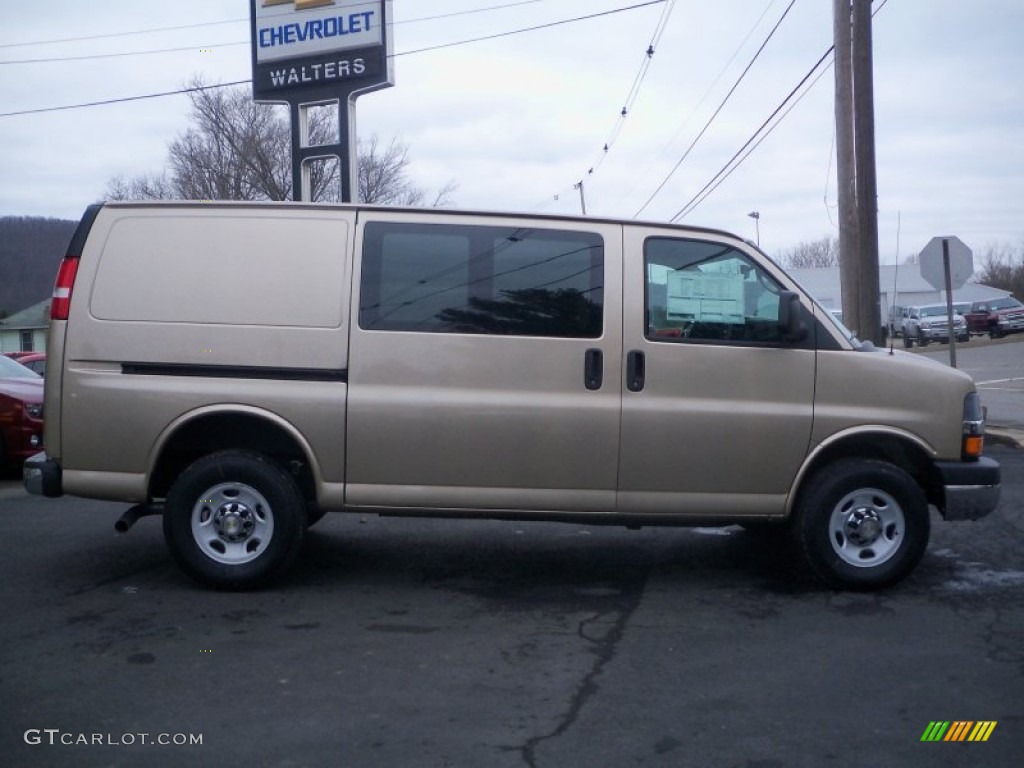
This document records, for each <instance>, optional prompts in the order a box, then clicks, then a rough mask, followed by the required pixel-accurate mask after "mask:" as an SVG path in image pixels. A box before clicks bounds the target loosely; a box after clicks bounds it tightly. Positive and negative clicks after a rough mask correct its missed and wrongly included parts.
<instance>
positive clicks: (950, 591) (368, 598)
mask: <svg viewBox="0 0 1024 768" xmlns="http://www.w3.org/2000/svg"><path fill="white" fill-rule="evenodd" d="M989 453H990V455H992V456H994V457H995V458H997V459H998V460H999V461H1000V462H1002V464H1003V469H1004V493H1003V499H1002V502H1001V504H1000V507H999V509H998V510H997V511H996V512H995V513H994V514H993V515H991V516H990V517H989V518H986V519H985V520H981V521H978V522H974V523H945V522H943V521H941V520H940V519H939V518H938V517H937V516H933V521H934V522H933V530H932V538H931V544H930V545H929V548H928V551H927V553H926V555H925V558H924V561H923V562H922V563H921V565H920V566H919V568H918V569H917V570H916V571H915V572H914V573H913V574H912V575H911V577H910V578H908V579H907V580H906V581H904V582H903V583H902V584H900V585H898V586H896V587H894V588H892V589H889V590H886V591H884V592H880V593H875V594H856V593H844V592H834V591H831V590H827V589H824V588H822V587H820V586H819V585H818V584H817V583H816V582H814V581H813V580H812V579H811V578H810V577H809V576H808V574H807V573H806V572H805V571H804V570H803V568H802V566H800V565H799V563H798V561H797V559H796V558H795V557H794V554H793V553H792V551H791V550H790V549H789V548H788V547H787V546H785V545H784V544H782V543H780V542H778V541H777V540H776V539H774V538H772V537H770V536H759V535H757V534H752V533H748V532H744V531H742V530H741V529H739V528H736V527H729V528H709V529H692V530H689V529H655V528H645V529H643V530H639V531H627V530H623V529H619V528H599V527H593V526H580V525H571V524H557V523H513V522H489V521H434V520H416V519H393V518H378V517H373V516H370V517H358V516H351V515H328V516H327V518H326V519H325V520H324V521H322V522H321V523H320V524H319V525H318V526H317V527H316V528H314V529H313V530H312V531H310V534H309V536H308V538H307V541H306V546H305V549H304V552H303V556H302V559H301V561H300V562H299V564H298V566H297V568H296V569H295V571H294V572H293V573H292V574H291V575H290V577H289V578H287V579H286V580H285V581H284V582H283V583H282V584H280V585H279V586H278V587H276V588H274V589H270V590H267V591H262V592H253V593H243V594H226V593H218V592H211V591H207V590H204V589H202V588H200V587H197V586H196V585H194V584H193V583H191V582H190V581H189V580H188V579H187V578H185V577H184V576H182V575H181V573H180V572H179V571H178V570H177V569H176V568H175V566H174V565H173V563H172V561H171V559H170V557H169V556H168V554H167V552H166V550H165V548H164V545H163V541H162V536H161V533H160V523H159V520H158V519H156V518H146V519H143V520H141V521H140V522H139V523H138V524H137V525H136V526H135V528H133V529H132V530H131V531H129V532H128V533H127V534H123V535H118V534H115V533H114V531H113V522H114V520H115V519H116V518H117V516H118V515H119V514H120V513H121V511H123V509H124V505H119V504H110V503H106V502H98V501H89V500H82V499H72V498H62V499H44V498H39V497H30V496H27V495H26V494H24V492H22V491H21V490H20V488H19V487H18V485H17V482H16V481H14V480H12V481H11V482H4V483H0V541H2V542H3V548H4V549H3V557H2V558H0V608H2V611H3V617H4V621H3V622H2V624H0V755H3V757H2V758H0V763H2V764H3V765H4V766H76V767H77V766H85V767H87V768H88V767H91V766H147V767H149V766H156V767H160V766H174V768H180V767H181V766H191V765H197V766H210V765H253V766H282V767H283V766H289V767H291V766H345V767H360V766H367V767H370V766H372V767H373V768H380V767H381V766H387V767H388V768H392V767H401V766H465V767H466V768H490V767H491V766H494V767H497V768H504V767H505V766H508V767H509V768H511V767H513V766H516V767H518V766H528V767H530V768H565V767H566V766H602V767H604V766H673V767H674V766H697V767H700V768H705V767H714V766H726V767H727V768H782V767H783V766H785V767H787V768H788V767H789V766H797V767H798V768H799V767H802V766H806V767H807V768H821V767H822V766H828V767H829V768H846V767H850V768H862V767H863V766H869V765H870V766H940V767H946V766H957V767H959V766H964V767H965V768H966V767H967V766H972V767H974V766H985V768H1011V767H1012V768H1016V766H1019V765H1020V764H1021V754H1024V557H1022V555H1021V552H1022V551H1024V451H1021V450H1012V449H1009V448H1005V447H1001V446H994V447H992V448H990V450H989ZM957 721H962V722H967V721H970V722H972V723H977V722H995V723H996V725H995V726H994V728H993V729H992V731H991V734H990V736H989V738H988V740H987V741H985V742H969V741H964V742H955V741H948V742H925V741H922V736H923V735H924V734H925V732H926V731H928V730H929V729H930V728H931V727H932V726H931V724H932V723H935V722H950V723H953V722H957ZM972 728H973V726H972ZM197 741H198V742H199V743H197ZM161 742H166V743H161Z"/></svg>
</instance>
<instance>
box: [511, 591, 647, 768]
mask: <svg viewBox="0 0 1024 768" xmlns="http://www.w3.org/2000/svg"><path fill="white" fill-rule="evenodd" d="M646 584H647V574H646V573H644V574H643V576H642V577H641V578H640V579H639V580H637V581H636V582H633V583H630V584H628V585H627V586H626V587H624V588H623V590H622V592H621V593H619V594H618V595H616V597H615V601H616V602H617V603H619V605H617V606H615V607H612V608H609V609H607V610H603V611H598V612H596V613H594V614H593V615H592V616H590V618H587V619H583V620H582V621H581V622H580V623H579V625H578V626H577V628H576V634H577V636H578V637H579V638H580V639H582V640H583V641H585V642H586V643H588V644H589V645H590V647H589V648H588V649H587V651H588V652H589V653H592V654H593V655H594V662H593V664H591V666H590V669H589V670H588V671H587V673H586V674H585V675H584V676H583V679H582V680H581V681H580V683H579V685H577V686H576V689H575V691H574V692H573V694H572V697H571V698H570V700H569V707H568V709H567V710H566V712H565V713H564V714H563V715H562V717H561V718H560V720H559V722H558V723H557V725H556V726H555V728H554V729H553V730H552V731H550V732H549V733H546V734H542V735H539V736H534V737H533V738H531V739H529V740H528V741H527V742H526V743H525V744H524V745H523V746H522V747H520V748H519V750H518V751H519V753H520V754H521V755H522V758H523V762H525V763H526V764H527V765H528V766H530V768H537V749H538V748H539V747H540V746H541V744H543V743H544V742H545V741H550V740H552V739H557V738H558V737H560V736H562V735H563V734H564V733H565V732H566V731H568V730H569V729H570V728H572V726H573V725H574V724H575V723H576V721H577V719H578V718H579V716H580V713H581V712H582V711H583V708H584V707H585V706H586V704H587V702H588V701H590V699H591V698H592V697H593V696H594V695H596V694H597V693H598V691H600V690H601V686H600V685H598V683H597V682H596V680H597V678H598V677H599V676H600V675H601V673H602V672H603V671H604V668H605V666H606V665H607V664H608V663H609V662H610V661H612V659H614V658H615V655H616V653H617V651H618V646H619V643H620V641H621V640H622V638H623V636H624V635H625V633H626V627H627V625H628V624H629V619H630V617H632V615H633V613H634V612H635V611H636V609H637V608H638V607H639V605H640V599H641V598H642V597H643V593H644V588H645V586H646ZM604 599H607V598H604ZM608 617H613V618H612V619H611V622H610V626H609V627H608V629H607V630H605V631H604V632H603V633H593V632H592V631H591V630H592V628H593V627H595V626H601V625H602V624H604V621H603V620H604V619H606V618H608Z"/></svg>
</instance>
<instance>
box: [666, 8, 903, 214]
mask: <svg viewBox="0 0 1024 768" xmlns="http://www.w3.org/2000/svg"><path fill="white" fill-rule="evenodd" d="M888 2H889V0H882V2H881V4H880V5H879V6H878V7H877V8H875V9H874V11H873V12H872V14H871V16H872V18H874V17H875V16H877V15H878V13H879V11H881V10H882V9H883V8H884V7H885V5H886V3H888ZM834 51H835V46H834V45H833V46H829V48H828V50H827V51H825V53H824V54H822V56H821V58H820V59H818V60H817V61H816V62H815V63H814V66H813V67H811V68H810V70H809V71H808V72H807V74H806V75H804V76H803V78H802V79H801V80H800V82H799V83H797V84H796V87H794V88H793V90H792V91H790V92H789V94H788V95H787V96H786V98H784V99H783V100H782V102H781V103H780V104H779V106H778V107H776V108H775V110H774V111H773V112H772V113H771V114H770V115H769V116H768V117H767V119H766V120H765V121H764V122H763V123H761V125H760V126H758V128H757V130H756V131H754V133H753V134H751V136H750V138H749V139H747V141H746V143H744V145H743V146H742V147H740V148H739V150H738V151H737V152H736V154H734V155H733V156H732V157H731V158H729V161H728V162H727V163H726V164H725V165H723V166H722V168H721V169H720V170H719V171H718V173H716V174H715V175H714V176H713V177H712V178H711V181H709V182H708V183H707V184H705V185H704V186H703V187H702V188H701V190H700V192H698V193H697V194H696V195H694V196H693V197H692V198H690V200H689V202H687V203H686V205H684V206H683V207H682V208H681V209H680V210H679V211H678V212H677V213H676V215H675V216H673V217H672V219H671V221H672V222H673V223H674V222H676V221H679V220H680V219H681V218H683V217H685V216H688V215H689V214H690V213H692V212H693V211H694V210H695V209H696V208H697V206H698V205H700V204H701V203H703V202H704V201H705V200H706V199H707V198H708V197H709V196H710V195H711V193H712V192H714V191H715V190H716V189H718V187H720V186H721V185H722V183H723V182H724V181H725V180H726V179H728V178H729V177H730V176H731V175H732V173H733V171H735V170H736V169H737V168H739V167H740V165H742V164H743V162H744V161H745V160H746V159H747V158H748V157H750V155H751V154H752V153H753V152H754V150H755V149H757V148H758V147H759V146H760V145H761V143H762V142H763V141H764V140H765V139H767V138H768V137H769V136H770V135H771V134H772V132H773V131H774V130H775V129H776V128H777V127H778V126H779V124H780V123H781V122H782V121H783V120H784V119H785V118H786V116H787V115H788V114H789V113H790V112H791V111H792V110H793V108H794V107H796V105H797V104H799V103H800V102H801V101H802V100H803V98H804V96H806V95H807V94H808V93H810V91H811V89H812V88H813V87H814V86H815V85H816V84H817V83H818V81H819V80H820V79H821V78H822V77H823V76H824V74H825V73H826V72H828V70H829V68H831V66H832V64H833V63H834V61H833V62H830V63H829V65H828V66H827V67H825V68H824V69H823V70H822V71H821V72H819V73H818V74H817V75H816V76H815V77H814V80H813V81H811V84H810V85H808V86H807V88H805V89H804V91H803V93H801V94H800V96H798V97H797V99H796V101H794V102H793V103H792V104H791V105H790V106H789V107H788V108H787V109H786V111H785V112H783V113H782V115H781V116H780V117H779V118H778V120H776V121H775V123H774V124H772V126H771V127H770V128H769V129H768V130H767V131H766V132H765V134H764V135H763V136H761V137H760V138H758V134H760V133H761V131H762V130H764V128H765V126H767V125H768V124H769V123H770V122H771V121H772V120H773V119H774V118H775V116H776V115H777V114H778V113H779V112H780V110H782V108H783V107H785V106H786V104H787V103H788V102H789V101H790V99H792V98H793V96H794V95H795V94H796V93H797V92H798V91H799V90H800V88H801V87H803V85H804V83H806V82H807V81H808V80H809V79H810V77H811V76H812V75H813V74H814V71H815V70H816V69H817V68H818V67H820V66H821V64H822V62H824V61H825V60H826V59H827V58H828V57H829V56H830V55H831V54H832V53H833V52H834ZM755 139H756V142H755ZM752 142H754V143H753V146H750V145H751V143H752ZM748 146H749V147H750V148H749V149H747V147H748ZM744 150H746V152H745V153H744ZM741 154H742V155H743V156H742V157H739V156H740V155H741ZM737 158H739V160H737ZM734 161H736V163H735V165H732V164H733V162H734ZM730 165H732V167H731V168H730V167H729V166H730Z"/></svg>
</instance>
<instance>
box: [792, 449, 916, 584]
mask: <svg viewBox="0 0 1024 768" xmlns="http://www.w3.org/2000/svg"><path fill="white" fill-rule="evenodd" d="M796 514H797V520H796V530H795V532H796V536H797V539H798V541H799V543H800V548H801V550H802V551H803V553H804V557H805V558H806V559H807V562H808V564H809V565H810V566H811V569H812V570H813V571H814V572H815V573H816V574H817V575H818V576H819V577H820V578H821V579H822V580H823V581H825V582H826V583H827V584H829V585H830V586H833V587H841V588H848V589H880V588H882V587H886V586H889V585H891V584H895V583H896V582H898V581H899V580H900V579H902V578H903V577H905V576H906V575H907V574H909V573H910V572H911V571H912V570H913V569H914V567H915V566H916V565H917V564H918V563H919V562H920V560H921V557H922V556H923V555H924V551H925V548H926V547H927V545H928V534H929V528H930V521H929V517H928V502H927V500H926V499H925V496H924V493H923V492H922V491H921V489H920V488H919V487H918V485H917V483H916V482H914V479H913V478H912V477H910V475H908V474H907V473H906V472H904V471H903V470H902V469H900V468H899V467H896V466H894V465H892V464H889V463H886V462H883V461H875V460H868V459H847V460H844V461H840V462H836V463H835V464H833V465H831V466H829V467H826V468H825V469H824V470H822V471H821V472H819V473H818V474H817V475H816V476H814V477H813V478H812V479H811V480H810V482H809V484H808V486H807V487H806V488H805V489H804V491H803V492H802V493H801V496H800V500H799V502H798V503H797V510H796Z"/></svg>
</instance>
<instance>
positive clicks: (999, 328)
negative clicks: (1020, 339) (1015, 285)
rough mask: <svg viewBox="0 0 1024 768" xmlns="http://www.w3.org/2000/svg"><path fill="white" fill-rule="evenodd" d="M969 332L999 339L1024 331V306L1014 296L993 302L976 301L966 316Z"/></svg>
mask: <svg viewBox="0 0 1024 768" xmlns="http://www.w3.org/2000/svg"><path fill="white" fill-rule="evenodd" d="M964 319H965V320H967V330H968V331H970V332H971V333H972V334H979V335H980V334H983V333H987V334H988V335H989V336H990V337H991V338H993V339H998V338H1001V337H1003V336H1005V335H1006V334H1008V333H1019V332H1021V331H1024V304H1021V303H1020V302H1019V301H1018V300H1017V299H1015V298H1013V296H1007V297H1006V298H1004V299H995V300H992V301H976V302H974V303H973V304H971V309H970V311H969V312H966V313H965V314H964Z"/></svg>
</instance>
